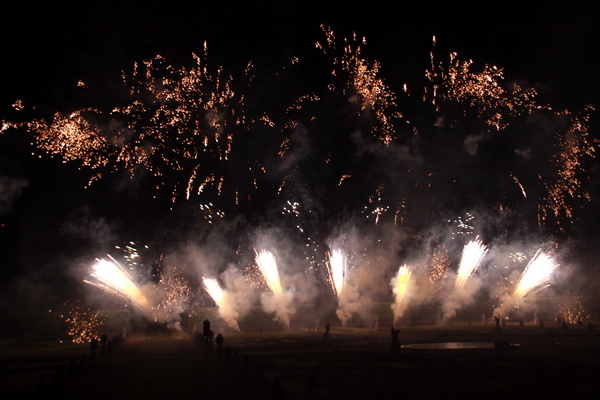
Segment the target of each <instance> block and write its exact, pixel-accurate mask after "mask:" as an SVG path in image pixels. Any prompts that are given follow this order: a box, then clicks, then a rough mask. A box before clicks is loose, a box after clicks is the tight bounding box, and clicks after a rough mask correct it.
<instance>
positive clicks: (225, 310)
mask: <svg viewBox="0 0 600 400" xmlns="http://www.w3.org/2000/svg"><path fill="white" fill-rule="evenodd" d="M202 282H203V283H204V289H205V290H206V291H207V292H208V294H209V295H210V297H212V299H213V300H214V302H215V303H216V304H217V307H219V315H220V316H221V318H223V320H224V321H225V323H227V325H228V326H229V327H230V328H232V329H234V330H235V331H237V332H239V331H240V327H239V325H238V322H237V321H238V318H239V316H240V313H239V312H238V311H237V310H236V305H235V303H234V301H235V298H234V296H232V295H231V294H229V293H227V292H226V291H225V290H223V288H221V285H219V282H218V281H217V280H216V279H214V278H205V277H203V278H202Z"/></svg>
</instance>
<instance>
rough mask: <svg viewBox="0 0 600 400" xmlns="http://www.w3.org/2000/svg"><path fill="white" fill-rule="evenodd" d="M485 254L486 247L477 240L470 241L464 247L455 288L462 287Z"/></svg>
mask: <svg viewBox="0 0 600 400" xmlns="http://www.w3.org/2000/svg"><path fill="white" fill-rule="evenodd" d="M487 252H488V249H487V247H486V246H485V245H483V243H482V242H481V241H480V240H479V239H477V240H472V241H470V242H469V243H467V244H466V245H465V247H464V248H463V252H462V258H461V260H460V265H459V267H458V276H457V277H456V284H455V287H456V288H457V289H458V288H462V287H464V285H465V283H466V281H467V279H469V278H470V277H471V276H472V275H473V274H474V273H475V271H476V270H477V267H479V264H480V263H481V260H482V259H483V257H484V256H485V255H486V253H487Z"/></svg>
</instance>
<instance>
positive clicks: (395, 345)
mask: <svg viewBox="0 0 600 400" xmlns="http://www.w3.org/2000/svg"><path fill="white" fill-rule="evenodd" d="M391 333H392V343H391V344H390V352H391V353H392V354H398V353H399V352H400V340H399V339H398V335H399V334H400V329H394V327H393V326H392V328H391Z"/></svg>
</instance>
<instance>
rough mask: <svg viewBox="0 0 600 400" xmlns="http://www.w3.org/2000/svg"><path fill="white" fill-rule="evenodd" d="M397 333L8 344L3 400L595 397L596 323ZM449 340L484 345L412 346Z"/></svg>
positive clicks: (139, 336)
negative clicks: (100, 345) (102, 344)
mask: <svg viewBox="0 0 600 400" xmlns="http://www.w3.org/2000/svg"><path fill="white" fill-rule="evenodd" d="M399 328H400V329H401V332H400V335H399V340H400V342H401V343H402V344H403V347H401V348H400V350H399V351H392V348H391V346H390V345H391V341H392V340H391V339H392V335H391V332H390V329H389V328H387V329H384V328H380V329H377V330H375V329H364V328H363V329H358V328H342V327H334V328H332V330H331V334H330V337H329V338H328V340H325V337H324V335H323V334H324V332H323V331H322V330H321V331H317V330H315V329H304V330H297V329H291V330H286V331H269V332H248V333H224V342H223V345H222V346H221V347H220V348H219V347H218V346H217V345H216V343H214V342H213V343H212V344H210V343H209V344H207V343H206V342H205V341H203V340H202V339H201V338H200V339H199V338H198V337H196V338H194V337H193V336H191V335H189V334H186V333H183V332H178V331H170V330H154V331H152V332H135V333H134V334H132V335H131V336H129V337H128V338H127V339H126V340H125V341H124V342H123V343H122V344H121V345H120V346H119V347H117V348H116V349H115V350H113V351H111V352H110V353H109V354H108V355H106V356H103V355H101V354H99V355H98V357H97V358H96V361H95V363H92V359H91V358H90V357H89V355H90V354H91V351H90V347H89V345H74V344H65V343H62V344H60V343H37V344H35V345H34V344H31V343H30V344H29V345H25V344H23V343H18V342H9V341H5V342H4V343H3V347H2V352H1V355H0V359H1V361H2V368H1V370H0V371H1V375H0V384H1V388H2V389H1V393H0V397H1V398H3V399H4V398H7V399H10V398H18V399H23V398H27V397H28V396H30V397H31V398H42V397H44V398H52V396H54V398H61V399H62V398H65V399H80V398H85V399H121V398H127V399H138V398H139V399H179V398H186V399H187V398H193V397H198V398H200V397H208V398H213V399H242V398H243V399H249V398H250V399H251V398H261V399H269V398H274V399H275V398H277V399H335V398H344V399H362V398H364V399H367V398H368V399H374V398H376V399H394V398H420V399H442V398H443V399H447V398H456V399H459V398H460V399H464V398H473V399H480V398H492V399H493V398H507V397H510V398H511V399H515V398H516V399H535V398H544V399H546V398H551V399H574V398H575V399H582V398H590V399H591V398H595V397H596V396H595V395H596V392H597V388H598V386H597V383H596V381H597V379H596V371H595V368H596V365H597V364H598V357H599V356H600V334H599V333H598V332H596V331H595V330H593V325H592V326H590V327H588V326H587V325H569V326H568V327H566V328H565V327H562V326H560V325H557V324H546V326H545V327H539V326H538V325H535V324H526V325H524V326H519V325H518V324H509V325H507V326H502V330H501V332H500V331H497V330H496V327H495V326H493V325H489V324H486V325H476V324H472V325H471V324H454V325H447V326H439V325H438V326H414V327H399ZM590 328H591V329H590ZM440 342H446V343H453V342H460V343H482V344H483V345H477V346H475V348H466V349H458V350H457V349H454V350H452V349H431V348H427V347H428V346H425V347H426V348H418V349H417V348H410V346H408V345H410V344H415V343H440ZM404 345H406V347H404ZM486 345H490V346H489V347H486ZM61 366H62V368H63V370H64V374H62V375H60V376H61V378H59V376H58V374H57V371H58V370H59V369H60V368H61ZM42 377H43V378H42ZM44 381H45V385H44Z"/></svg>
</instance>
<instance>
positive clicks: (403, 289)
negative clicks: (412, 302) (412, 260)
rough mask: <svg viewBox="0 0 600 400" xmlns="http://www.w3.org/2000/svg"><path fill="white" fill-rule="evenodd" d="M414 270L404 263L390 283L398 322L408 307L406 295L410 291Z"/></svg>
mask: <svg viewBox="0 0 600 400" xmlns="http://www.w3.org/2000/svg"><path fill="white" fill-rule="evenodd" d="M411 275H412V272H411V270H410V267H409V266H408V265H404V266H402V267H400V268H399V269H398V273H397V274H396V276H395V277H394V278H392V280H391V282H390V284H391V286H392V291H393V293H394V302H393V303H392V310H393V311H394V323H396V322H397V321H398V320H399V319H400V318H401V317H402V316H403V315H404V310H405V309H406V305H407V304H406V303H407V301H406V295H407V291H408V285H409V283H410V276H411Z"/></svg>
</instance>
